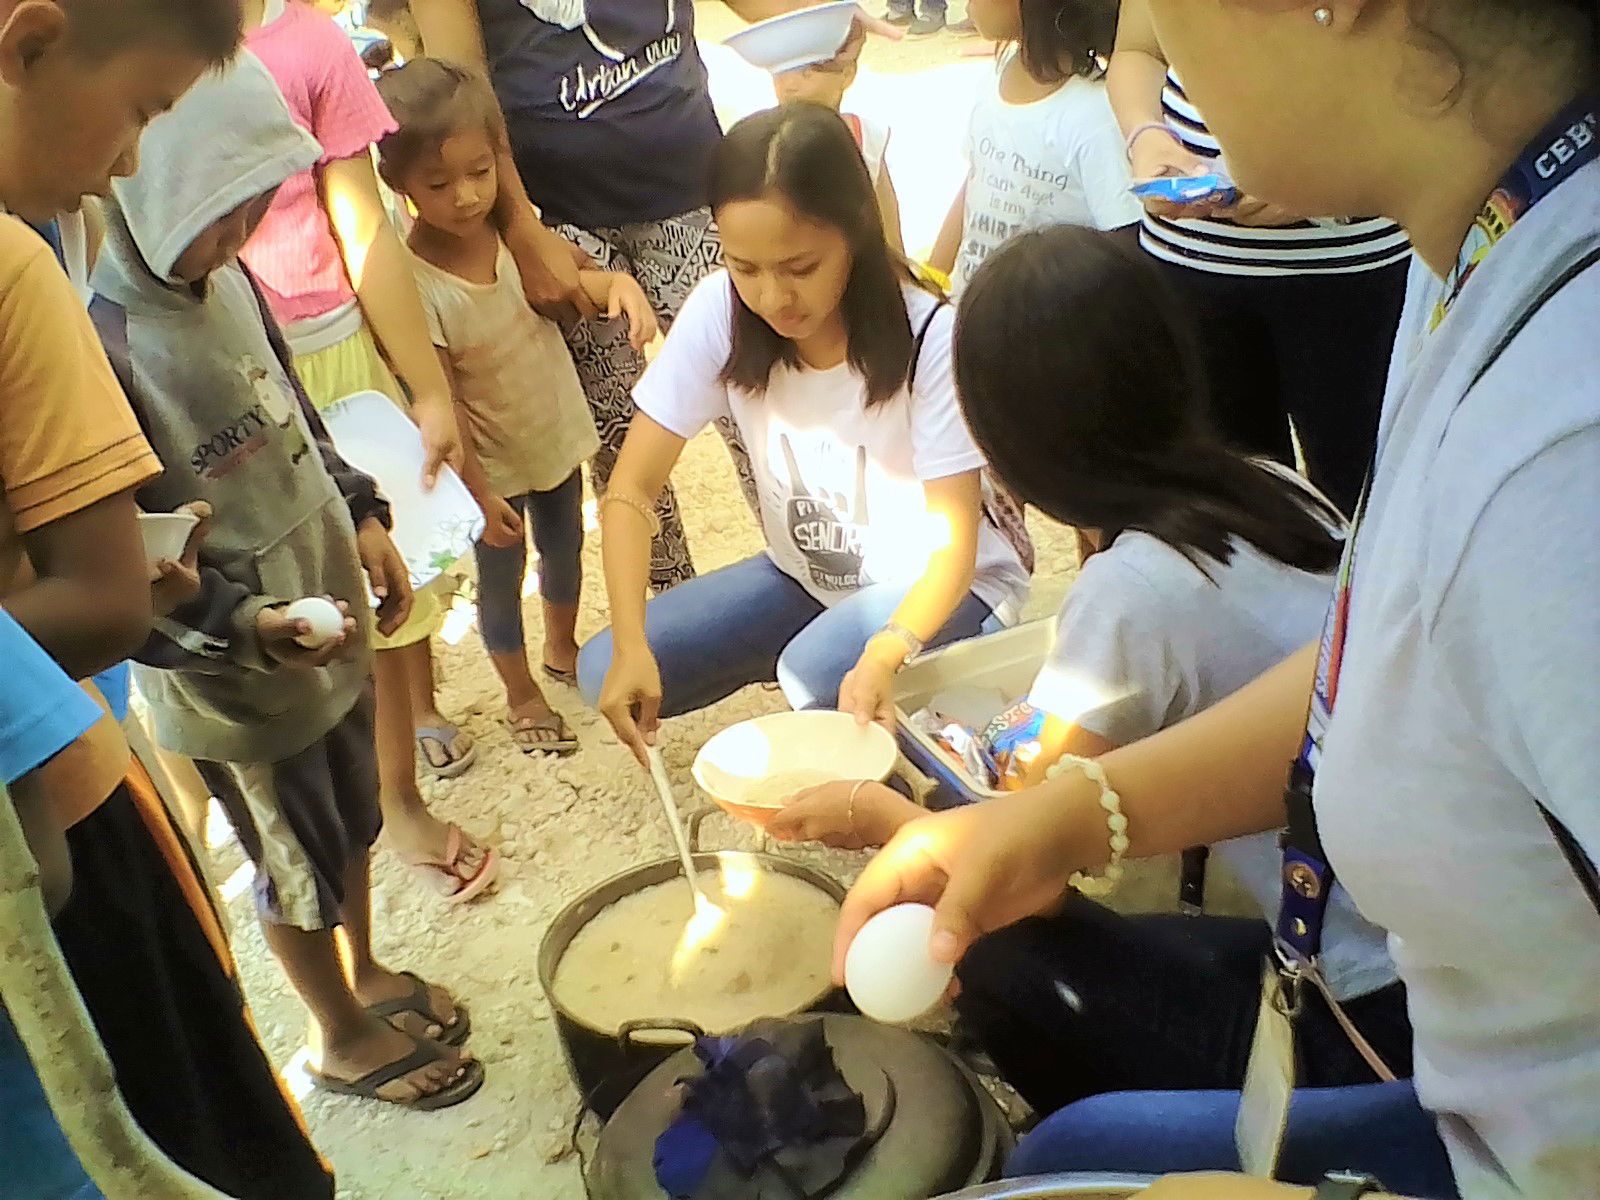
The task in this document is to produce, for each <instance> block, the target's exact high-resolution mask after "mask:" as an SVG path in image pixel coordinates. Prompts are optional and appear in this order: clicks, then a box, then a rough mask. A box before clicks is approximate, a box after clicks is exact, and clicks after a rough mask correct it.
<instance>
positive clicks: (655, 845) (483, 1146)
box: [214, 4, 1173, 1200]
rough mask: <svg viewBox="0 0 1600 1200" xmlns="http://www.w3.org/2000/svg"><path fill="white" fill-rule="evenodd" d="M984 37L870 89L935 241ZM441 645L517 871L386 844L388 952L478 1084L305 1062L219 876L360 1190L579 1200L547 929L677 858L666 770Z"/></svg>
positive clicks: (292, 1013)
mask: <svg viewBox="0 0 1600 1200" xmlns="http://www.w3.org/2000/svg"><path fill="white" fill-rule="evenodd" d="M701 10H702V22H703V24H702V36H703V38H704V39H705V40H707V41H708V42H711V41H713V40H714V39H716V38H717V37H720V36H721V35H723V34H725V33H726V32H727V31H728V30H729V29H731V28H732V27H733V22H732V21H731V19H730V18H729V16H728V14H727V12H726V10H725V9H723V7H722V6H721V5H720V4H703V5H701ZM969 45H971V43H970V42H962V41H958V40H957V39H955V38H953V37H950V36H943V37H940V38H937V39H934V40H932V41H926V42H917V43H904V44H899V45H896V44H890V43H885V42H882V41H878V40H876V39H875V40H874V42H873V44H872V45H871V46H870V47H869V49H868V52H867V56H866V68H865V70H864V71H863V76H862V79H861V82H860V83H859V85H858V87H857V90H856V93H855V95H854V96H853V100H854V101H855V102H856V103H858V104H859V105H860V107H861V109H862V110H863V111H868V112H872V113H875V114H879V115H881V116H883V117H884V118H885V119H888V120H890V121H891V122H892V123H893V125H894V130H895V133H894V142H893V147H892V153H891V164H892V168H893V170H894V171H895V174H896V178H897V180H899V182H900V191H901V196H902V199H903V202H904V204H905V209H906V225H907V229H908V235H909V236H908V242H909V243H910V244H911V245H912V246H913V247H920V246H925V245H926V244H928V243H929V242H931V240H932V238H933V235H934V232H935V231H936V229H937V227H938V224H939V221H940V220H941V219H942V217H943V214H944V210H945V208H946V206H947V205H948V202H949V197H950V196H951V195H952V194H953V192H954V190H955V188H956V187H957V186H958V184H959V180H960V177H961V174H962V169H963V168H962V164H961V160H960V150H959V145H960V134H961V131H962V130H963V129H964V127H965V122H966V111H967V109H968V108H969V107H970V104H971V101H972V97H973V94H974V91H975V89H976V88H977V87H979V86H981V85H982V83H983V80H984V77H985V73H986V72H987V71H988V70H989V69H990V68H989V66H988V64H987V63H986V62H984V61H982V60H974V59H971V58H963V57H961V50H962V48H963V47H965V46H969ZM706 57H707V59H708V61H709V62H710V63H711V64H712V70H713V74H714V78H715V91H716V97H717V100H718V104H719V108H721V109H722V110H723V111H724V113H725V115H727V116H729V117H733V116H737V115H739V114H741V113H742V112H748V111H751V110H752V109H754V108H758V107H763V106H764V105H765V104H766V103H767V102H768V101H769V99H770V91H769V90H768V84H767V81H766V78H765V77H764V76H762V75H760V74H758V73H755V72H752V71H751V70H749V68H747V67H745V66H744V65H743V64H742V63H739V62H737V61H733V62H730V61H729V60H730V58H731V56H730V55H729V53H728V52H727V51H725V50H722V49H721V48H720V47H717V46H714V45H708V47H707V51H706ZM674 479H675V481H676V483H677V486H678V491H679V496H680V498H681V500H682V502H683V507H684V510H685V512H686V513H687V517H688V522H689V526H690V530H691V534H692V539H693V540H692V544H693V547H694V552H695V556H696V559H697V561H698V564H699V566H700V568H701V569H702V570H706V569H710V568H714V567H718V566H721V565H724V564H726V563H729V562H732V561H735V560H737V559H739V558H742V557H745V556H747V555H749V554H751V553H753V552H755V551H756V550H757V549H758V548H759V544H760V543H759V538H758V535H757V531H756V528H755V525H754V523H753V521H752V520H751V517H750V514H749V512H748V510H747V509H746V508H745V507H744V504H743V503H742V501H741V500H740V499H739V497H738V494H737V489H736V487H735V485H734V482H733V478H732V474H731V471H730V469H729V466H728V462H727V457H726V454H725V452H724V451H723V449H722V447H721V445H720V443H719V442H717V441H716V440H715V439H713V438H702V439H700V440H699V441H697V442H695V443H694V444H692V445H691V446H690V448H689V451H688V453H687V455H686V456H685V458H684V461H683V463H682V465H681V466H680V467H679V468H678V471H677V473H676V475H675V476H674ZM1033 528H1034V533H1035V537H1036V539H1037V541H1038V547H1039V559H1040V570H1039V574H1038V576H1037V578H1036V580H1035V585H1034V592H1033V600H1032V605H1031V611H1032V613H1033V614H1034V615H1040V616H1042V615H1046V614H1048V613H1050V612H1052V611H1053V610H1054V608H1055V607H1056V605H1057V604H1058V603H1059V601H1060V598H1061V595H1062V593H1063V592H1064V590H1065V588H1066V586H1067V584H1068V582H1069V581H1070V578H1071V575H1072V573H1073V572H1074V571H1075V569H1076V558H1075V553H1074V551H1073V549H1072V545H1071V542H1070V540H1069V539H1068V538H1067V537H1066V536H1065V534H1064V531H1063V530H1061V529H1059V528H1057V527H1053V526H1051V525H1049V524H1048V523H1046V522H1042V521H1039V520H1037V519H1035V521H1034V522H1033ZM598 549H599V546H598V539H597V538H593V537H592V538H591V540H590V545H589V552H588V555H587V558H586V568H587V571H588V579H589V581H590V587H589V591H588V596H587V599H586V602H585V605H584V613H583V623H582V630H581V632H582V633H583V634H585V635H587V634H589V633H592V632H594V631H597V630H598V629H600V628H601V627H602V626H603V624H604V621H605V613H604V597H603V595H602V591H601V588H600V586H599V580H600V577H601V576H600V569H599V557H598ZM528 612H529V618H530V631H532V630H535V629H537V615H536V613H537V604H536V602H534V601H532V600H530V602H529V605H528ZM469 615H470V614H469V613H463V614H461V616H462V617H463V618H464V617H466V616H469ZM452 638H453V639H454V640H453V642H452V640H451V639H452ZM437 651H438V663H439V676H440V680H441V700H442V707H443V709H444V711H445V712H447V713H449V714H452V715H453V716H455V717H457V718H458V719H459V720H460V722H461V724H462V725H463V727H464V728H466V729H467V730H468V731H470V732H471V733H472V735H473V736H474V737H476V738H477V741H478V746H479V753H478V761H477V763H476V765H475V766H474V767H473V768H472V769H471V770H470V771H468V772H467V773H466V774H465V775H464V776H463V777H461V778H460V779H458V780H455V781H452V782H440V783H428V784H426V785H425V787H426V789H427V793H428V795H429V798H430V800H431V802H432V804H433V806H434V808H435V811H437V812H438V813H439V814H440V815H441V816H444V817H446V818H448V819H452V820H456V821H459V822H460V823H462V824H463V825H464V826H466V827H467V828H469V829H471V830H472V831H474V832H475V833H477V834H479V835H481V836H485V837H487V838H489V839H490V840H492V841H494V842H496V843H497V844H498V845H499V847H500V849H501V851H502V853H503V854H504V856H505V859H506V865H505V871H504V874H503V877H502V881H501V882H500V884H499V886H498V888H497V889H496V890H495V891H494V892H492V893H491V894H490V895H489V896H487V897H486V898H484V899H483V900H481V901H480V902H478V903H475V904H473V905H470V906H467V907H465V908H462V909H455V908H449V907H447V906H445V905H444V904H443V903H442V902H441V901H440V900H439V899H437V898H436V896H435V895H434V894H433V893H432V891H431V890H430V888H429V886H428V885H427V884H426V883H424V882H423V881H421V880H419V879H418V878H416V877H415V876H413V875H412V874H410V873H409V872H408V871H407V870H406V869H405V868H404V867H403V866H402V865H401V864H399V863H398V862H397V861H396V860H395V859H393V858H392V857H390V856H388V855H386V854H383V853H381V852H380V853H379V854H378V856H377V858H376V862H375V881H376V882H375V908H376V921H375V925H376V930H377V943H378V948H379V952H380V954H381V956H382V957H383V958H384V959H385V960H386V961H387V962H388V963H389V964H390V965H392V966H394V967H396V968H409V969H412V970H416V971H419V972H421V973H423V974H424V975H426V976H427V977H429V978H431V979H434V980H437V981H439V982H442V983H444V984H446V985H447V986H449V987H451V988H453V989H455V991H456V993H457V995H458V996H460V997H461V998H462V999H463V1000H464V1001H466V1002H467V1003H468V1004H469V1005H470V1007H471V1009H472V1015H473V1022H474V1026H475V1033H474V1035H473V1038H472V1042H471V1047H472V1049H473V1050H474V1052H475V1053H476V1054H477V1056H478V1057H479V1058H480V1059H482V1060H483V1061H484V1063H485V1064H486V1066H487V1069H488V1082H487V1084H486V1086H485V1087H484V1089H483V1091H482V1092H481V1093H480V1094H479V1095H478V1097H476V1098H475V1099H473V1100H472V1101H470V1102H468V1103H466V1104H464V1105H462V1106H460V1107H458V1108H455V1109H450V1110H447V1111H444V1112H440V1113H432V1114H424V1113H415V1114H413V1113H407V1112H402V1111H400V1110H397V1109H393V1108H390V1107H388V1106H385V1105H382V1104H377V1103H369V1102H364V1101H358V1100H348V1099H339V1098H331V1097H325V1096H322V1095H320V1094H319V1093H312V1092H310V1091H309V1088H308V1084H307V1081H306V1079H305V1076H304V1074H303V1072H302V1071H301V1070H300V1069H299V1062H300V1055H301V1050H300V1047H301V1039H302V1035H303V1018H302V1015H301V1011H300V1008H299V1005H298V1003H297V1002H296V1000H295V999H294V997H293V995H292V994H291V993H290V992H289V990H288V988H287V986H286V985H285V983H284V981H283V977H282V974H281V972H280V971H279V969H278V967H277V965H276V964H275V963H274V962H273V960H272V959H271V958H270V957H269V956H268V954H267V953H266V951H265V948H264V946H263V944H262V941H261V938H260V935H259V932H258V931H257V929H256V927H255V924H254V921H253V918H252V916H251V913H250V909H249V898H248V885H249V868H248V866H245V865H242V863H243V860H242V858H241V857H240V855H239V852H238V849H237V847H236V846H233V845H225V846H222V847H220V848H218V849H217V850H216V853H215V855H214V865H215V868H216V874H217V877H218V878H219V879H221V880H223V881H225V883H224V894H225V896H226V897H227V899H228V907H229V912H230V916H231V919H232V922H233V924H234V929H235V942H236V949H237V951H238V956H239V959H240V962H241V964H242V967H243V972H244V978H245V984H246V987H247V990H248V993H249V996H250V999H251V1002H252V1005H253V1007H254V1010H255V1014H256V1018H257V1023H258V1025H259V1027H260V1029H261V1031H262V1036H263V1038H264V1039H265V1041H266V1044H267V1046H268V1049H269V1051H270V1053H271V1055H272V1057H273V1060H274V1061H275V1062H276V1063H278V1064H279V1065H280V1066H282V1067H283V1068H284V1075H285V1078H286V1081H287V1082H288V1084H289V1086H290V1087H291V1089H292V1090H294V1091H295V1092H296V1093H297V1094H299V1095H301V1096H302V1097H303V1104H304V1109H305V1114H306V1117H307V1119H308V1121H309V1123H310V1126H311V1129H312V1132H313V1135H314V1137H315V1139H316V1142H317V1144H318V1145H319V1147H320V1148H321V1149H322V1151H323V1153H324V1154H325V1155H327V1157H329V1158H330V1159H331V1160H332V1161H333V1163H334V1164H335V1167H336V1168H337V1171H338V1175H339V1180H340V1188H341V1191H340V1195H341V1196H342V1197H348V1198H350V1200H356V1198H361V1200H378V1198H380V1197H381V1198H384V1200H388V1198H391V1197H416V1198H418V1200H425V1198H435V1197H437V1198H441V1200H442V1198H446V1197H448V1198H460V1200H471V1198H479V1197H495V1198H501V1197H517V1198H521V1197H528V1198H536V1200H568V1198H573V1200H576V1198H578V1197H581V1196H583V1188H582V1185H581V1182H580V1172H579V1163H578V1161H577V1159H576V1157H574V1156H572V1155H570V1154H569V1153H568V1150H567V1146H568V1130H569V1127H570V1126H571V1124H572V1121H573V1118H574V1116H575V1114H576V1113H577V1106H578V1098H577V1094H576V1092H575V1090H574V1088H573V1087H572V1085H571V1083H570V1080H569V1078H568V1075H567V1071H566V1068H565V1065H564V1064H563V1062H562V1059H561V1051H560V1048H559V1045H558V1042H557V1037H556V1031H555V1026H554V1023H553V1021H552V1018H551V1013H550V1009H549V1006H548V1004H547V1003H546V1001H545V998H544V996H543V994H542V992H541V991H540V988H539V983H538V980H537V977H536V971H535V957H536V954H537V949H538V945H539V940H540V937H541V936H542V934H543V932H544V930H545V928H546V926H547V924H548V922H549V920H550V918H551V917H552V916H553V915H554V914H555V913H556V912H557V911H559V909H560V908H561V907H562V906H563V905H565V904H566V903H567V902H568V901H570V900H571V899H573V898H574V897H575V896H577V895H578V894H579V893H581V892H582V891H584V890H585V889H587V888H588V887H590V886H591V885H593V884H595V883H597V882H599V881H601V880H603V879H605V878H607V877H608V876H610V875H613V874H615V873H617V872H619V871H622V870H624V869H627V868H629V867H632V866H636V865H639V864H641V863H644V862H648V861H651V860H654V859H657V858H661V857H664V856H666V855H667V854H669V853H670V844H669V837H668V834H667V831H666V829H665V826H664V822H663V820H662V818H661V816H660V813H659V809H658V807H657V805H656V801H655V799H654V796H653V793H652V792H651V790H650V787H649V783H648V780H647V779H646V778H645V777H644V776H643V775H642V774H641V773H640V772H639V771H638V770H637V768H636V767H635V766H634V765H633V764H632V762H631V760H630V759H627V758H626V757H625V755H624V753H623V752H622V751H621V749H620V748H619V747H618V746H617V745H616V744H615V742H614V741H613V740H612V739H611V737H610V736H609V731H607V730H605V729H604V728H603V726H602V725H601V723H600V722H599V720H598V718H597V717H595V716H594V715H592V714H590V713H588V712H587V711H585V709H584V707H583V705H582V702H581V701H580V700H579V698H578V697H577V695H576V694H575V693H572V692H565V693H562V694H555V695H553V696H552V699H554V700H555V702H556V703H557V704H558V705H559V706H560V707H562V708H563V709H564V710H565V711H566V712H567V713H568V715H569V717H570V719H571V721H572V723H573V725H574V726H575V727H576V728H577V729H578V730H579V731H580V734H581V736H582V738H583V742H584V749H583V751H582V753H580V754H579V755H577V756H576V757H574V758H572V759H569V760H566V761H556V760H553V759H552V760H544V759H540V758H536V757H528V756H524V755H523V754H521V753H520V752H519V751H518V750H517V749H516V747H515V746H514V745H513V744H512V742H511V739H510V738H509V736H508V735H507V734H506V732H505V731H504V728H503V726H502V725H501V724H500V720H499V718H500V695H499V691H498V685H497V683H496V680H495V679H494V676H493V674H492V672H491V670H490V668H489V664H488V662H487V660H486V658H485V657H484V654H483V652H482V649H481V647H480V644H479V642H478V639H477V636H476V633H475V631H473V630H472V628H471V627H470V624H469V623H468V622H467V621H466V620H464V619H458V620H457V621H456V622H454V625H453V628H447V631H446V636H445V637H443V638H441V639H440V640H439V641H438V643H437ZM781 703H782V702H781V698H780V697H779V696H778V695H777V694H776V693H774V692H770V691H764V690H761V689H751V690H749V691H747V692H744V693H740V694H739V695H736V696H733V697H731V698H730V699H728V700H727V701H725V702H724V703H722V704H719V705H717V706H716V707H714V708H712V709H709V710H706V711H705V712H702V713H698V714H695V715H693V716H689V717H685V718H681V719H679V720H676V721H673V722H669V723H668V725H667V727H666V730H665V736H664V745H665V749H666V754H667V758H668V761H669V763H670V765H671V767H672V769H673V773H674V775H675V777H676V779H677V782H678V784H679V786H680V789H681V793H682V794H683V795H685V796H689V795H691V794H692V792H693V789H692V784H691V783H690V781H689V778H688V767H689V764H690V762H691V761H692V759H693V756H694V754H695V752H696V751H697V750H698V748H699V747H700V745H701V744H702V743H704V741H705V740H706V739H707V738H708V737H710V736H711V735H712V734H713V733H715V732H717V731H718V730H720V729H722V728H724V727H725V726H727V725H729V724H732V723H733V722H735V721H738V720H741V719H743V718H745V717H749V716H753V715H756V714H759V713H763V712H767V711H771V710H774V709H776V708H779V707H781ZM706 842H707V845H708V846H709V847H711V848H748V847H750V846H752V845H753V844H754V842H753V838H752V835H751V834H750V832H749V831H748V830H747V829H745V828H744V827H742V826H738V825H737V824H736V823H734V822H732V821H731V820H729V819H727V818H725V817H723V816H722V815H721V814H718V815H717V816H715V817H713V818H712V819H711V820H710V821H708V822H707V825H706ZM782 853H796V854H798V855H799V856H800V857H803V858H806V859H809V860H811V861H814V862H817V863H819V864H821V865H822V866H823V867H824V868H825V869H827V870H829V871H830V872H832V873H833V874H835V875H836V876H838V877H840V878H845V879H848V878H849V877H850V876H851V875H852V874H853V872H854V870H855V869H856V868H857V866H858V865H859V862H860V858H859V856H856V855H849V854H837V853H829V852H820V851H819V852H807V851H790V850H784V851H782ZM1125 893H1126V899H1127V902H1129V903H1133V904H1141V905H1146V906H1166V905H1167V904H1168V903H1169V901H1170V898H1171V896H1172V894H1173V890H1172V883H1171V875H1170V872H1168V871H1167V870H1166V869H1164V868H1157V869H1155V870H1153V871H1148V872H1144V873H1141V874H1140V875H1139V876H1138V877H1137V878H1135V879H1134V880H1133V881H1132V882H1131V883H1130V884H1128V885H1125Z"/></svg>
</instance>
